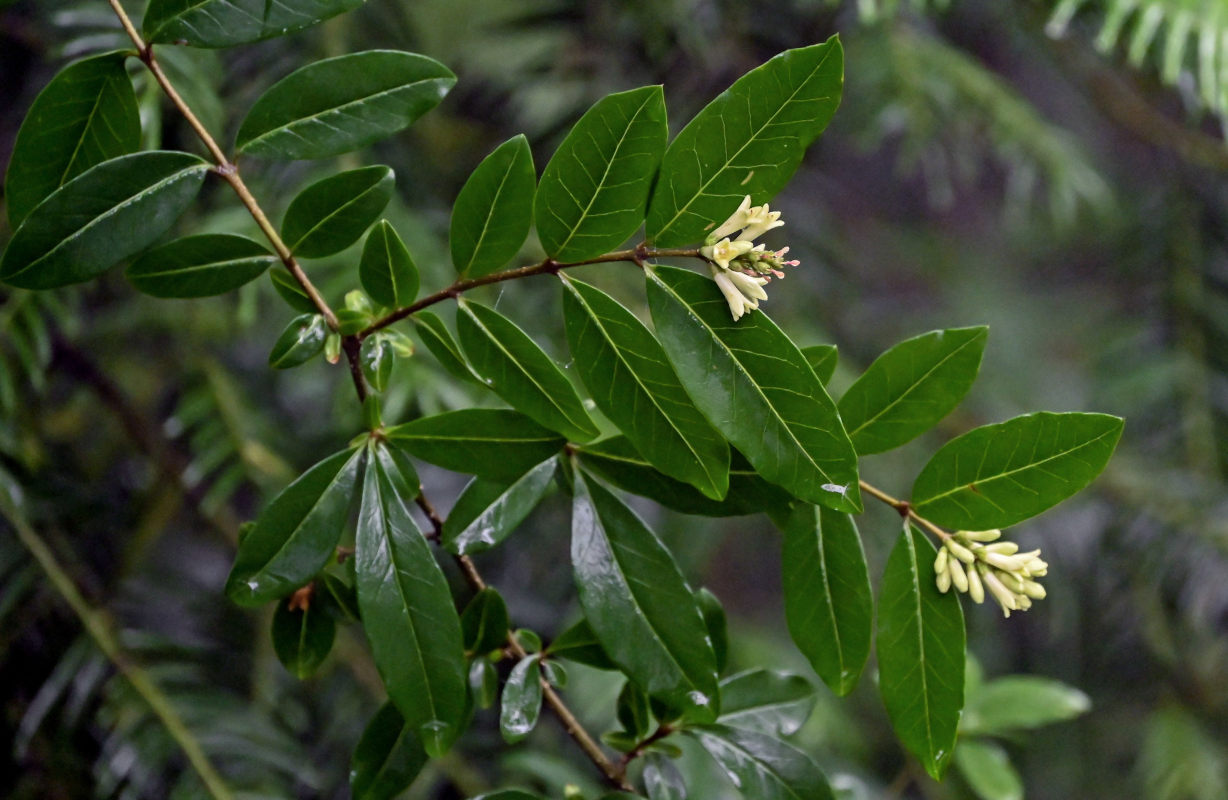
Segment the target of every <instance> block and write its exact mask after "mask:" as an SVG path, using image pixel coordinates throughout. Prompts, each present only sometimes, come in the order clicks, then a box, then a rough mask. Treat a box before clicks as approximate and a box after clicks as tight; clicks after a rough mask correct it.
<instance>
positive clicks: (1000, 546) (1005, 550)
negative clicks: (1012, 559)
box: [985, 542, 1019, 556]
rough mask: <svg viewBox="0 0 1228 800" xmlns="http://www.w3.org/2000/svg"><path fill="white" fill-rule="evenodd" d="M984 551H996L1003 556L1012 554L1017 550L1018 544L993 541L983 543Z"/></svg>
mask: <svg viewBox="0 0 1228 800" xmlns="http://www.w3.org/2000/svg"><path fill="white" fill-rule="evenodd" d="M985 552H986V553H997V554H998V555H1003V556H1013V555H1015V553H1018V552H1019V545H1017V544H1015V543H1014V542H994V543H993V544H987V545H985Z"/></svg>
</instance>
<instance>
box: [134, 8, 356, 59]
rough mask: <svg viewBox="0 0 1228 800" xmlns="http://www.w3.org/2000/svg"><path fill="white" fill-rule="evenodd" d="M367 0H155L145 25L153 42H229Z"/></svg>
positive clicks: (267, 34)
mask: <svg viewBox="0 0 1228 800" xmlns="http://www.w3.org/2000/svg"><path fill="white" fill-rule="evenodd" d="M363 2H364V0H278V2H276V3H270V2H267V0H150V3H149V7H148V8H147V9H146V11H145V18H144V19H143V20H142V21H141V30H142V32H143V33H144V34H145V38H146V39H147V40H148V41H150V42H166V43H170V44H186V45H190V46H192V47H230V46H231V45H236V44H246V43H247V42H255V41H259V40H261V39H270V38H272V37H274V36H283V35H285V34H287V33H293V32H294V31H298V30H302V29H303V28H309V27H311V26H312V25H315V24H316V23H318V22H322V21H323V20H326V19H328V18H329V17H334V16H336V15H337V14H340V13H342V12H344V11H349V10H350V9H351V8H357V7H358V6H360V5H362V4H363Z"/></svg>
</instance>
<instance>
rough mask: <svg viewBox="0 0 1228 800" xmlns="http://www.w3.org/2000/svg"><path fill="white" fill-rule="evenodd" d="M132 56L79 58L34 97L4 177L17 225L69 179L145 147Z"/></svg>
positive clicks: (14, 225) (10, 210) (12, 221)
mask: <svg viewBox="0 0 1228 800" xmlns="http://www.w3.org/2000/svg"><path fill="white" fill-rule="evenodd" d="M126 60H127V54H126V53H123V52H118V53H103V54H102V55H97V56H92V57H90V58H85V59H82V60H80V61H74V62H73V63H71V64H69V65H68V66H67V67H65V68H64V69H62V70H60V71H59V72H58V73H57V74H56V76H55V77H54V78H52V79H51V83H49V84H47V86H46V87H45V88H44V89H43V90H42V91H41V92H39V94H38V97H36V98H34V103H33V104H32V105H31V106H30V110H29V112H28V113H27V114H26V118H25V120H24V121H23V122H22V123H21V129H20V130H19V131H18V132H17V140H16V141H15V142H14V143H13V153H12V157H11V158H10V159H9V166H8V173H7V174H6V175H5V178H4V199H5V204H6V205H7V207H8V215H9V225H10V226H11V227H12V228H13V229H14V230H16V228H17V227H18V226H19V225H21V222H22V220H24V219H25V218H26V216H28V215H29V213H30V212H31V211H33V210H34V208H35V207H36V206H37V205H38V204H39V203H41V202H43V200H46V199H47V197H48V196H49V195H50V194H51V193H52V192H54V191H55V190H56V189H58V188H60V187H61V186H63V185H64V184H65V183H67V182H68V181H70V180H72V179H73V178H75V177H77V176H78V175H80V174H81V173H83V172H85V171H86V170H87V169H89V168H90V167H92V166H94V165H96V164H101V163H102V162H104V161H107V160H109V159H112V158H117V157H118V156H122V155H125V154H127V153H131V152H133V151H135V150H136V149H137V148H138V147H140V145H141V117H140V114H139V112H138V111H137V106H136V95H135V93H134V92H133V91H132V81H131V80H130V79H129V78H128V71H127V69H126V68H125V67H124V62H125V61H126Z"/></svg>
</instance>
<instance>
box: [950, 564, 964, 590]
mask: <svg viewBox="0 0 1228 800" xmlns="http://www.w3.org/2000/svg"><path fill="white" fill-rule="evenodd" d="M947 572H949V573H950V574H951V583H953V584H955V588H956V589H959V590H960V591H961V592H966V591H968V574H967V573H966V572H964V565H963V564H961V563H959V560H958V559H954V558H952V559H948V561H947Z"/></svg>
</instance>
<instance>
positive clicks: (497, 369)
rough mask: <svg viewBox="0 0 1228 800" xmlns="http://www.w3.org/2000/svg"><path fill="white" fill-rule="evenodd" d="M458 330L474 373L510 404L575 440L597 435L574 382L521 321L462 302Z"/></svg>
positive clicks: (477, 305)
mask: <svg viewBox="0 0 1228 800" xmlns="http://www.w3.org/2000/svg"><path fill="white" fill-rule="evenodd" d="M456 328H457V333H458V334H459V335H460V341H461V346H462V347H464V348H465V355H467V356H468V357H469V362H470V364H472V365H473V369H474V371H475V372H477V373H478V374H479V375H481V376H482V378H483V379H484V381H485V383H486V385H487V386H489V387H490V388H491V389H493V390H494V392H495V394H497V395H499V396H500V397H502V398H503V399H504V400H506V401H507V402H508V405H511V406H512V407H513V408H515V409H516V410H517V411H521V412H523V413H524V414H527V415H528V416H529V417H531V418H532V419H534V420H535V421H537V422H538V423H540V424H541V425H545V426H546V427H547V428H550V429H551V430H555V431H558V432H559V433H561V434H563V435H564V436H566V437H567V438H568V439H571V440H573V441H578V442H587V441H588V440H590V439H592V438H593V437H595V436H596V435H597V428H596V427H595V426H594V425H593V421H592V420H591V419H590V418H589V416H588V412H587V411H585V410H584V404H583V403H582V402H581V401H580V396H579V395H578V394H576V390H575V388H574V387H573V386H572V385H571V382H570V381H568V380H567V377H566V376H565V375H563V371H562V370H561V369H559V368H558V365H557V364H555V363H554V361H552V360H551V359H550V356H548V355H546V353H545V351H543V350H542V349H541V348H540V347H538V346H537V343H536V342H534V341H533V340H532V339H531V338H530V337H529V335H528V334H527V333H525V332H524V331H522V330H521V329H520V328H519V327H517V325H516V323H514V322H512V321H511V320H510V319H508V318H507V317H505V316H503V315H502V314H500V313H499V312H497V311H495V310H494V309H492V308H487V307H486V306H483V305H479V304H477V303H471V302H468V301H466V300H461V301H460V302H459V314H458V316H457V320H456Z"/></svg>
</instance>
